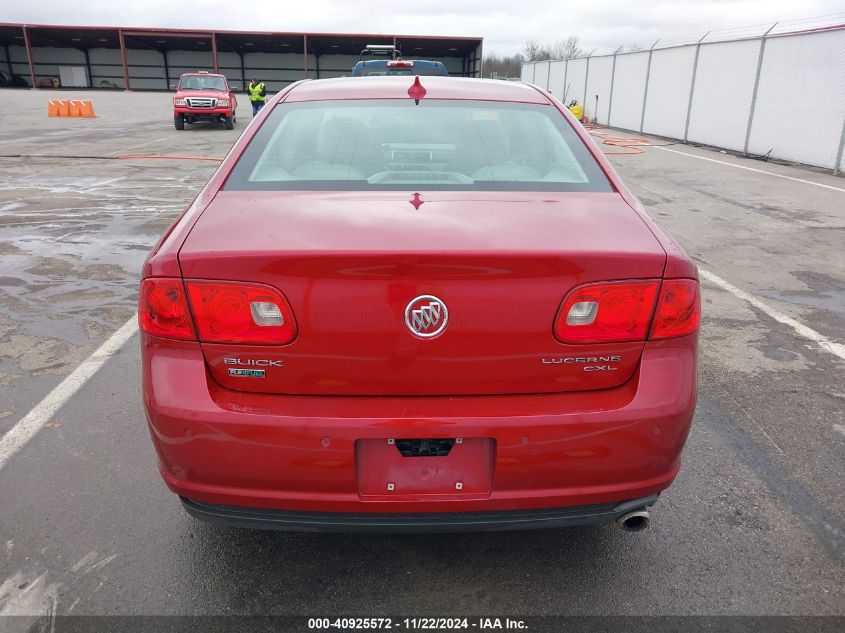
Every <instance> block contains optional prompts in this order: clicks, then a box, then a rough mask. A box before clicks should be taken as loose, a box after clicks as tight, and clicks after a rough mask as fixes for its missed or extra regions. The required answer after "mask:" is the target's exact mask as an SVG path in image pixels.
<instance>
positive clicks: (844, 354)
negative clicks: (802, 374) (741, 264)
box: [698, 268, 845, 360]
mask: <svg viewBox="0 0 845 633" xmlns="http://www.w3.org/2000/svg"><path fill="white" fill-rule="evenodd" d="M698 274H699V275H700V276H701V277H703V278H704V279H706V280H707V281H709V282H710V283H713V284H715V285H717V286H719V287H720V288H721V289H722V290H727V291H728V292H730V293H731V294H733V295H736V296H737V297H739V298H740V299H742V300H743V301H747V302H748V303H750V304H751V305H753V306H754V307H755V308H757V309H758V310H760V311H761V312H764V313H766V314H768V315H769V316H770V317H772V318H773V319H774V320H775V321H778V322H779V323H783V324H784V325H788V326H789V327H791V328H792V329H793V330H795V333H796V334H798V336H800V337H802V338H806V339H809V340H811V341H813V342H814V343H817V344H818V346H819V347H821V348H822V349H823V350H825V351H826V352H830V353H831V354H833V355H834V356H838V357H839V358H841V359H842V360H845V345H843V344H842V343H836V342H834V341H831V340H830V339H829V338H827V337H826V336H824V335H822V334H819V333H818V332H816V331H815V330H814V329H812V328H809V327H807V326H806V325H804V324H803V323H801V322H799V321H796V320H795V319H793V318H792V317H789V316H786V315H785V314H783V313H782V312H778V311H777V310H775V309H774V308H772V307H770V306H768V305H766V304H765V303H763V302H762V301H760V300H759V299H758V298H757V297H754V296H752V295H750V294H748V293H747V292H745V291H744V290H741V289H739V288H737V287H736V286H734V285H733V284H731V283H728V282H727V281H725V280H724V279H722V278H721V277H719V276H717V275H714V274H713V273H711V272H710V271H709V270H702V269H700V268H699V270H698Z"/></svg>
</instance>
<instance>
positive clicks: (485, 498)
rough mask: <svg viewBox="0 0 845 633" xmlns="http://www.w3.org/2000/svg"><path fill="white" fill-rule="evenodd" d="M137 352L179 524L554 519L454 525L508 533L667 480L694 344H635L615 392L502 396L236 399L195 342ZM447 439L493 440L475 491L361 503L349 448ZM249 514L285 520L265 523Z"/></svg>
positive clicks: (611, 503) (638, 493) (689, 408)
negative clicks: (188, 515) (179, 500)
mask: <svg viewBox="0 0 845 633" xmlns="http://www.w3.org/2000/svg"><path fill="white" fill-rule="evenodd" d="M142 355H143V380H144V389H143V391H144V404H145V409H146V412H147V417H148V422H149V426H150V431H151V434H152V438H153V443H154V445H155V447H156V450H157V453H158V457H159V468H160V472H161V474H162V477H163V478H164V480H165V482H166V483H167V485H168V486H169V487H170V488H171V490H173V492H175V493H177V494H178V495H179V496H181V497H183V498H186V499H189V500H191V501H189V502H188V508H189V511H191V512H192V514H202V515H203V516H204V517H205V518H213V517H217V516H228V517H229V518H230V519H231V521H230V522H234V523H235V524H246V523H249V524H251V525H253V526H255V525H266V526H274V527H279V526H284V525H295V526H299V527H297V528H296V529H316V528H314V527H308V526H310V525H312V524H313V523H314V521H315V519H314V518H313V517H311V516H310V515H308V513H332V514H347V515H348V514H355V515H357V514H364V515H372V514H382V515H384V516H385V517H387V515H391V514H392V515H398V514H406V513H416V514H417V516H416V517H413V516H410V515H409V519H408V522H409V523H410V524H411V525H415V526H417V528H421V527H425V529H429V527H431V521H430V520H429V519H431V518H433V517H434V516H435V515H440V518H441V519H442V517H443V516H446V515H448V516H452V517H457V515H455V514H453V513H468V512H469V513H472V512H479V513H490V512H493V513H498V512H509V511H529V510H538V509H549V508H551V509H556V510H553V511H550V512H553V513H554V512H559V513H560V514H559V515H557V516H556V517H555V518H554V519H547V520H544V519H542V518H539V519H538V518H537V517H536V516H535V515H531V514H530V513H529V514H528V515H525V516H523V517H522V518H520V517H518V516H517V515H513V516H515V517H516V518H515V519H511V518H507V517H505V518H501V517H499V518H497V517H487V518H485V517H482V516H481V515H479V516H478V518H477V519H476V520H475V521H474V526H475V527H470V528H467V529H487V528H485V527H484V525H485V522H490V523H491V524H496V523H497V521H499V519H500V518H501V519H502V520H503V521H504V524H506V525H507V524H510V525H519V526H520V527H522V526H525V527H530V526H531V525H529V524H534V525H536V526H539V525H542V524H544V523H546V524H548V525H558V524H560V525H563V524H569V525H572V524H578V523H583V522H584V521H586V520H587V519H586V518H585V517H587V515H589V517H594V515H596V513H598V515H600V517H599V518H598V520H609V519H608V517H610V518H616V516H618V504H619V503H623V502H626V501H629V500H638V503H640V505H642V503H641V501H642V500H643V499H646V498H650V497H652V496H653V495H656V494H658V493H659V492H660V491H662V490H664V489H665V488H667V487H668V486H669V485H670V484H671V482H672V480H673V479H674V477H675V476H676V474H677V472H678V470H679V468H680V455H681V451H682V449H683V446H684V442H685V441H686V437H687V434H688V432H689V428H690V423H691V421H692V417H693V411H694V407H695V399H696V339H695V337H694V336H693V337H686V338H682V339H674V340H670V341H659V342H654V343H648V344H647V345H646V347H645V351H644V353H643V356H642V360H641V363H640V367H639V369H638V370H637V372H636V373H635V375H634V376H633V377H632V378H631V379H630V380H629V381H628V382H627V383H625V384H624V385H622V386H621V387H618V388H615V389H607V390H601V391H593V392H578V393H569V394H567V393H562V394H541V395H516V396H461V397H431V398H425V397H329V396H283V395H267V394H255V393H242V392H235V391H231V390H228V389H224V388H222V387H220V386H219V385H218V384H216V383H215V382H214V381H213V379H212V378H211V377H210V376H209V375H208V373H207V371H206V367H205V364H204V362H203V357H202V352H201V350H200V348H199V345H198V344H196V343H187V342H176V341H164V340H162V339H156V338H154V337H150V336H147V335H144V334H142ZM456 437H460V438H489V439H490V440H491V444H492V446H493V447H494V450H493V451H492V455H491V460H490V474H489V482H490V484H489V489H484V490H479V489H478V488H473V489H471V490H469V491H466V490H464V491H451V493H448V494H444V493H443V492H442V490H441V492H440V493H439V494H420V492H419V491H417V493H415V494H410V493H403V492H402V491H401V490H398V489H397V490H393V491H390V492H388V490H385V491H384V493H383V494H382V493H378V494H373V493H372V490H371V489H370V490H369V491H365V494H362V489H361V487H360V486H361V485H362V484H360V483H359V469H360V468H361V464H360V463H358V460H357V454H358V453H357V450H356V449H357V447H358V446H359V445H360V441H361V440H373V439H384V438H456ZM406 459H411V460H413V459H419V458H406ZM424 459H428V458H424ZM431 459H434V460H438V459H443V458H431ZM440 464H446V462H445V461H444V462H436V464H435V465H436V466H438V467H439V466H440ZM458 466H460V464H458ZM468 488H469V487H468ZM192 502H193V504H192ZM218 506H229V507H230V508H231V507H234V508H235V509H234V510H231V511H229V510H221V509H220V508H219V507H218ZM585 506H586V507H587V508H585ZM593 506H600V507H602V509H601V510H598V511H596V510H595V509H590V507H593ZM566 508H572V509H575V510H573V512H574V514H569V513H568V511H566V510H564V509H566ZM262 510H276V511H286V512H288V513H293V514H287V515H285V514H280V513H275V514H272V517H273V518H270V519H268V518H267V517H268V516H271V515H267V514H264V513H262ZM256 513H258V514H256ZM302 513H306V515H303V514H302ZM420 513H429V514H431V517H429V518H428V519H427V518H425V517H421V516H419V515H420ZM584 513H586V514H584ZM529 515H530V516H529ZM321 516H322V515H321ZM542 516H551V515H542ZM286 517H287V518H286ZM532 517H533V518H532ZM318 518H319V517H318ZM337 521H340V524H343V521H347V523H348V519H343V518H340V519H338V520H337ZM337 521H334V522H332V521H329V523H333V524H335V525H337V524H338V523H337ZM388 521H394V524H392V525H391V526H390V527H391V530H390V531H394V529H395V528H396V527H401V526H400V525H398V524H395V521H396V520H395V519H388ZM555 521H558V523H555ZM353 522H360V521H359V520H358V519H356V520H355V521H353ZM458 522H459V523H461V524H470V523H473V521H470V520H467V519H460V520H459V521H458ZM587 522H593V521H592V520H590V521H587ZM364 523H367V524H368V527H369V524H371V523H373V522H372V521H364ZM400 523H402V522H400ZM447 523H449V521H447ZM378 524H379V525H383V523H378ZM285 529H293V528H290V527H288V528H285ZM344 529H349V526H348V525H347V526H346V527H345V528H344ZM490 529H493V528H490ZM495 529H499V528H495Z"/></svg>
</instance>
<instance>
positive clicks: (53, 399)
mask: <svg viewBox="0 0 845 633" xmlns="http://www.w3.org/2000/svg"><path fill="white" fill-rule="evenodd" d="M137 331H138V321H137V317H134V316H133V317H132V318H131V319H129V320H128V321H127V322H126V323H124V324H123V326H122V327H121V328H120V329H119V330H118V331H117V332H115V333H114V334H112V335H111V337H109V338H108V340H106V342H105V343H103V344H102V345H100V347H99V348H97V350H96V351H95V352H94V353H93V354H91V355H90V356H89V357H88V358H86V359H85V360H84V361H82V362H81V363H80V364H79V366H78V367H77V368H76V369H74V370H73V371H72V372H71V373H70V374H68V375H67V377H66V378H65V379H64V380H63V381H62V382H60V383H59V384H58V386H57V387H56V388H55V389H53V391H51V392H50V393H48V394H47V396H46V397H45V398H44V399H43V400H42V401H41V402H39V403H38V404H37V405H35V407H34V408H33V409H32V411H30V412H29V413H27V414H26V416H25V417H23V418H21V420H20V421H19V422H18V423H17V424H15V426H13V427H12V428H11V429H9V430H8V431H7V432H6V434H5V435H4V436H3V437H2V438H0V468H2V467H3V465H4V464H5V463H6V462H7V461H8V459H9V458H10V457H11V456H12V455H14V454H15V453H17V452H18V451H19V450H20V449H21V448H23V447H24V446H25V445H26V443H27V442H29V440H31V439H32V438H33V436H34V435H35V434H36V433H38V431H39V430H41V428H42V427H43V426H44V425H45V424H47V422H49V421H50V418H51V417H53V415H54V414H55V413H56V411H58V410H59V407H61V406H62V405H63V404H64V403H65V402H67V401H68V400H70V398H71V397H72V396H73V395H74V394H75V393H76V392H77V391H79V389H80V388H81V387H82V386H83V385H84V384H85V383H86V382H87V381H88V379H89V378H91V376H93V375H94V374H96V373H97V370H98V369H100V367H102V366H103V365H104V364H105V363H106V361H107V360H108V359H109V358H111V357H112V356H113V355H114V354H115V353H116V352H117V351H118V350H119V349H120V348H121V347H123V344H124V343H126V341H127V340H129V338H130V337H131V336H132V335H133V334H135V332H137Z"/></svg>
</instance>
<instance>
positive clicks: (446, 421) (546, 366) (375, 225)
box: [139, 77, 700, 532]
mask: <svg viewBox="0 0 845 633" xmlns="http://www.w3.org/2000/svg"><path fill="white" fill-rule="evenodd" d="M699 315H700V295H699V286H698V281H697V272H696V267H695V265H694V264H693V263H692V262H691V261H690V259H689V258H688V257H687V256H686V255H685V254H684V252H683V251H682V250H681V248H680V247H679V246H678V244H677V243H676V242H675V241H674V240H673V239H672V238H671V237H670V236H669V235H667V234H666V232H665V231H664V230H663V229H661V228H660V227H659V226H657V224H656V223H655V222H654V221H653V220H652V219H651V218H650V217H649V216H648V215H647V214H646V213H645V211H644V210H643V207H642V205H641V204H640V203H639V202H638V201H637V199H636V198H635V197H634V196H633V195H632V194H631V192H630V191H629V190H628V189H627V188H626V187H625V185H624V184H623V183H622V182H621V180H620V179H619V176H618V175H617V174H616V173H615V172H614V170H613V168H612V167H611V166H610V164H609V163H608V162H607V160H605V158H604V157H603V155H602V154H601V153H600V152H599V151H598V150H597V148H596V147H595V145H594V144H593V143H592V141H591V140H590V137H589V136H588V135H587V134H586V132H585V131H584V129H583V128H582V127H581V125H580V124H578V123H577V122H576V121H575V119H574V118H573V117H572V116H571V115H570V114H569V113H568V112H567V110H566V109H565V108H564V107H563V106H562V105H561V103H560V102H558V101H557V100H556V99H554V98H553V97H552V96H551V95H549V94H548V93H547V92H545V91H543V90H541V89H539V88H537V87H535V86H530V85H527V84H522V83H509V82H502V81H493V80H490V81H488V80H479V79H457V78H445V77H443V78H441V77H424V78H422V79H421V80H420V79H412V78H409V77H395V78H392V77H375V78H366V77H365V78H357V79H327V80H319V81H302V82H298V83H295V84H293V85H291V86H289V87H288V88H287V89H286V90H283V91H282V92H280V93H279V94H277V95H276V96H275V97H274V98H273V99H272V100H271V101H270V102H269V103H268V107H266V108H264V110H262V112H261V113H260V114H259V116H257V117H256V119H255V120H254V121H253V122H252V124H251V125H250V126H249V127H248V128H247V130H246V131H245V132H244V134H243V136H242V137H241V138H240V140H239V141H238V142H237V143H236V144H235V146H234V147H233V148H232V150H231V152H230V153H229V155H228V156H227V157H226V159H225V160H224V161H223V163H222V164H221V166H220V168H219V169H218V171H217V172H216V173H215V175H214V176H213V177H212V178H211V180H210V181H209V183H208V185H207V186H206V187H205V188H204V189H203V191H202V193H200V195H199V196H198V197H197V199H196V200H195V201H194V202H193V204H192V205H191V206H190V207H189V208H188V209H187V210H186V211H185V213H184V214H183V215H182V216H181V217H180V218H179V219H178V220H177V221H176V222H175V223H174V224H173V226H172V227H171V228H170V229H169V230H168V231H167V233H166V234H165V236H164V237H163V238H162V239H161V241H160V242H159V244H158V245H157V246H156V247H155V249H154V250H153V252H152V254H151V255H150V256H149V258H148V260H147V262H146V264H145V266H144V271H143V280H142V282H141V288H140V307H139V319H140V325H141V330H142V335H141V345H142V358H143V361H142V362H143V393H144V405H145V408H146V413H147V419H148V422H149V427H150V431H151V434H152V439H153V443H154V444H155V448H156V451H157V453H158V460H159V469H160V472H161V475H162V477H163V478H164V481H165V482H166V483H167V485H168V486H169V487H170V488H171V490H173V492H175V493H176V494H178V495H179V497H180V498H181V500H182V503H183V504H184V506H185V508H186V509H187V511H188V512H189V513H190V514H192V515H193V516H195V517H197V518H200V519H203V520H208V521H214V522H221V523H225V524H228V525H235V526H244V527H258V528H269V529H281V530H332V531H361V530H373V531H386V532H396V531H425V532H428V531H448V530H500V529H525V528H534V527H552V526H567V525H583V524H590V523H599V522H603V521H614V520H616V521H617V522H619V523H620V524H621V525H622V526H623V527H624V528H626V529H629V530H638V529H642V528H644V527H646V526H647V525H648V524H649V509H650V507H651V506H652V505H653V504H654V503H655V501H656V500H657V497H658V494H659V493H660V492H661V491H662V490H664V489H665V488H667V487H668V486H669V485H670V484H671V482H672V480H673V479H674V478H675V475H676V474H677V473H678V469H679V468H680V456H681V450H682V448H683V446H684V442H685V440H686V437H687V433H688V431H689V428H690V423H691V421H692V417H693V410H694V406H695V400H696V357H697V331H698V325H699Z"/></svg>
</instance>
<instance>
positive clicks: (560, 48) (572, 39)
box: [551, 35, 584, 59]
mask: <svg viewBox="0 0 845 633" xmlns="http://www.w3.org/2000/svg"><path fill="white" fill-rule="evenodd" d="M579 43H580V41H579V40H578V36H577V35H570V36H569V37H567V38H566V39H565V40H558V41H557V42H555V44H554V46H552V47H551V52H552V57H553V58H554V59H572V58H573V57H578V56H579V55H583V54H584V51H583V50H582V49H581V47H580V46H579V45H578V44H579Z"/></svg>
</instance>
